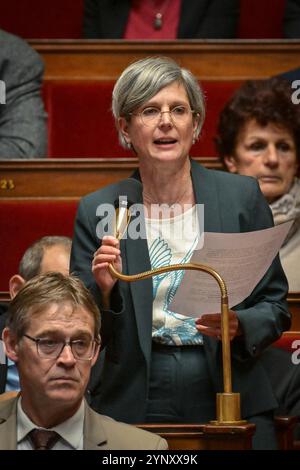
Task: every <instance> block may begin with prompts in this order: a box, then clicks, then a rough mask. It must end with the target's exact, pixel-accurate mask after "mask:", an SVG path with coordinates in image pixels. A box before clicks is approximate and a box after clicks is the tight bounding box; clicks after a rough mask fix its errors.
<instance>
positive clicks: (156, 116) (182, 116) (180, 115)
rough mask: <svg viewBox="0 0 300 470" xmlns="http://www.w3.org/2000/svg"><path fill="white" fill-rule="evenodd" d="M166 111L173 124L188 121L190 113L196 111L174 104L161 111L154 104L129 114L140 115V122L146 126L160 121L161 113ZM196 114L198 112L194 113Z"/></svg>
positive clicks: (151, 125) (153, 125) (154, 124)
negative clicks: (170, 107) (172, 106)
mask: <svg viewBox="0 0 300 470" xmlns="http://www.w3.org/2000/svg"><path fill="white" fill-rule="evenodd" d="M164 113H168V114H169V115H170V118H171V121H172V122H173V124H175V125H182V124H185V123H186V122H187V121H188V118H189V117H190V115H191V114H195V113H196V111H194V110H192V109H190V108H188V107H187V106H182V105H180V106H175V107H174V108H172V109H169V110H168V111H161V110H160V109H159V108H155V107H154V106H149V107H148V108H145V109H143V111H141V112H139V113H129V114H130V115H131V116H140V118H141V121H142V123H143V124H144V126H147V127H155V126H157V125H158V124H159V122H160V121H161V118H162V115H163V114H164ZM196 114H198V113H196Z"/></svg>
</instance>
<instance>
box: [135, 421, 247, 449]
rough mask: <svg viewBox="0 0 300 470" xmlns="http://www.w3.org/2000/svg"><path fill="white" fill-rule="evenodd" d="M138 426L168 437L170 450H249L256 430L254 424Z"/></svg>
mask: <svg viewBox="0 0 300 470" xmlns="http://www.w3.org/2000/svg"><path fill="white" fill-rule="evenodd" d="M138 427H140V428H142V429H145V430H146V431H150V432H154V433H156V434H159V435H160V436H161V437H163V438H164V439H166V440H167V441H168V445H169V449H170V450H249V449H251V448H252V436H253V434H254V432H255V425H254V424H245V425H242V426H213V425H209V424H141V425H138Z"/></svg>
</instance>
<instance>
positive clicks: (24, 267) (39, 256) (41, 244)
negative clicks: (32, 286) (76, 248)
mask: <svg viewBox="0 0 300 470" xmlns="http://www.w3.org/2000/svg"><path fill="white" fill-rule="evenodd" d="M56 245H59V246H63V247H64V248H65V250H66V252H68V253H70V252H71V245H72V240H71V238H69V237H63V236H54V235H53V236H46V237H43V238H40V239H39V240H37V241H36V242H34V243H33V244H32V245H31V246H30V247H29V248H27V250H26V251H25V253H24V255H23V257H22V259H21V261H20V264H19V274H20V276H22V277H23V279H25V281H29V279H32V278H33V277H34V276H37V275H38V274H40V269H41V263H42V260H43V256H44V253H45V250H47V248H50V247H52V246H56Z"/></svg>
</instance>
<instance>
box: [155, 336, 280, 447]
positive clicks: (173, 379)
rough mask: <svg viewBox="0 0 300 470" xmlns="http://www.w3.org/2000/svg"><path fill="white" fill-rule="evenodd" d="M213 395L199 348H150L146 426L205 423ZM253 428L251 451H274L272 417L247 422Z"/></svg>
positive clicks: (213, 414) (209, 417)
mask: <svg viewBox="0 0 300 470" xmlns="http://www.w3.org/2000/svg"><path fill="white" fill-rule="evenodd" d="M215 403H216V394H215V390H214V387H213V384H212V382H211V379H210V376H209V372H208V368H207V362H206V358H205V353H204V349H203V347H202V346H182V347H176V346H160V345H155V344H154V345H153V349H152V362H151V373H150V386H149V394H148V401H147V417H146V421H147V422H148V423H207V422H208V421H210V420H212V419H215V418H216V406H215ZM248 421H249V422H251V423H254V424H255V425H256V432H255V434H254V437H253V449H255V450H258V449H276V448H277V441H276V435H275V428H274V423H273V413H270V412H268V413H263V414H260V415H257V416H253V417H251V418H249V419H248Z"/></svg>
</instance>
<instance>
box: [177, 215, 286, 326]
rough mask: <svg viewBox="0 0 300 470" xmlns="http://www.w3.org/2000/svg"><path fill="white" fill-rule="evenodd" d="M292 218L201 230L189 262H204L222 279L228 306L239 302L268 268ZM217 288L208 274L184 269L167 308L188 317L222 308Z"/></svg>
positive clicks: (216, 284)
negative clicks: (251, 227)
mask: <svg viewBox="0 0 300 470" xmlns="http://www.w3.org/2000/svg"><path fill="white" fill-rule="evenodd" d="M292 223H293V222H286V223H284V224H281V225H277V226H276V227H272V228H268V229H265V230H258V231H255V232H247V233H204V245H203V248H202V249H200V250H198V249H196V250H195V251H194V253H193V256H192V258H191V263H200V264H205V265H207V266H209V267H212V268H213V269H215V270H216V271H217V272H218V273H219V274H220V275H221V276H222V278H223V279H224V281H225V284H226V286H227V290H228V300H229V307H230V308H231V307H234V306H235V305H237V304H239V303H240V302H242V301H243V300H244V299H245V298H246V297H248V296H249V295H250V294H251V292H252V291H253V289H254V287H255V286H256V285H257V283H258V282H259V281H260V280H261V279H262V277H263V276H264V274H265V273H266V272H267V270H268V268H269V266H270V265H271V263H272V261H273V259H274V258H275V256H276V254H277V253H278V251H279V249H280V247H281V245H282V243H283V242H284V240H285V238H286V236H287V234H288V232H289V230H290V228H291V226H292ZM220 298H221V294H220V289H219V286H218V283H217V281H216V280H215V279H214V278H213V277H211V276H210V275H209V274H206V273H203V272H199V271H186V272H185V275H184V277H183V279H182V282H181V284H180V286H179V288H178V290H177V292H176V295H175V296H174V299H173V301H172V302H171V304H170V306H169V308H170V310H172V311H173V312H177V313H181V314H182V315H187V316H190V317H195V318H197V317H199V316H201V315H202V314H203V313H218V312H220V311H221V304H220Z"/></svg>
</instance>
